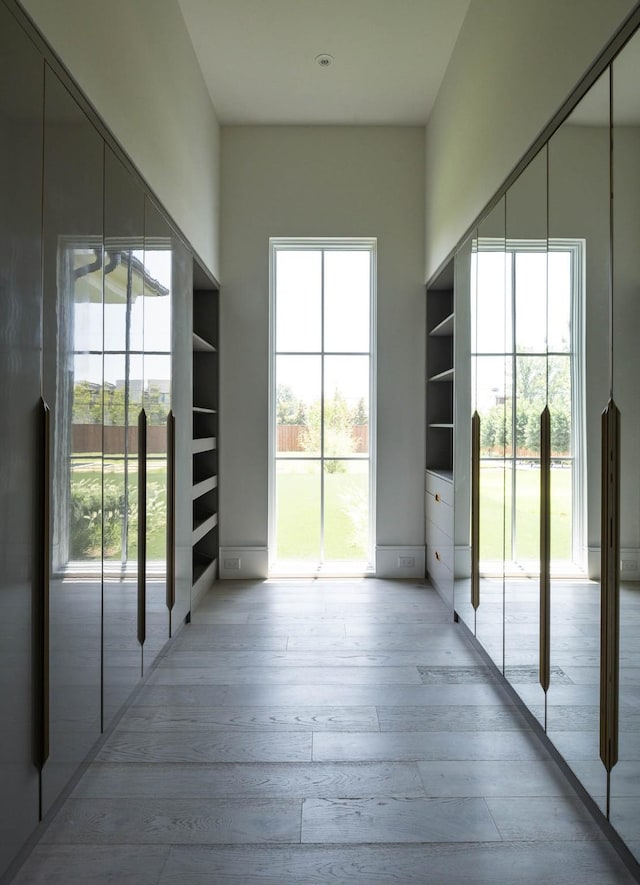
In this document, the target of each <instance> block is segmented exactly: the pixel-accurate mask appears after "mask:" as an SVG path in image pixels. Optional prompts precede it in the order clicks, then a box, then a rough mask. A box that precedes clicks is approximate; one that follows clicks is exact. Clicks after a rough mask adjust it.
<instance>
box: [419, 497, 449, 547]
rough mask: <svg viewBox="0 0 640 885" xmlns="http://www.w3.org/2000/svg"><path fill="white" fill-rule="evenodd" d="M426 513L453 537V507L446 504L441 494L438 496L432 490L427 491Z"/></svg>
mask: <svg viewBox="0 0 640 885" xmlns="http://www.w3.org/2000/svg"><path fill="white" fill-rule="evenodd" d="M424 515H425V517H426V519H427V520H428V521H429V522H432V523H433V524H434V525H437V526H438V528H439V529H441V530H442V531H443V532H444V533H445V534H446V535H449V536H450V537H453V507H451V506H450V505H449V504H446V503H445V502H444V501H443V500H442V498H441V497H440V496H438V497H437V498H436V496H435V495H432V494H431V492H425V495H424Z"/></svg>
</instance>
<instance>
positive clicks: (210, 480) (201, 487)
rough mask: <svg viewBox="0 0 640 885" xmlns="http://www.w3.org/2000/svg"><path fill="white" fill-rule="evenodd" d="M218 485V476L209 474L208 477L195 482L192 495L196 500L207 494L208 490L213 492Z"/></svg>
mask: <svg viewBox="0 0 640 885" xmlns="http://www.w3.org/2000/svg"><path fill="white" fill-rule="evenodd" d="M217 487H218V477H217V476H208V477H207V478H206V479H202V480H200V482H194V484H193V488H192V497H193V500H194V501H195V499H196V498H200V497H202V495H206V493H207V492H212V491H213V490H214V489H216V488H217Z"/></svg>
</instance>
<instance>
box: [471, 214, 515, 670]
mask: <svg viewBox="0 0 640 885" xmlns="http://www.w3.org/2000/svg"><path fill="white" fill-rule="evenodd" d="M474 259H475V261H474V270H473V271H472V297H471V348H472V351H471V354H472V355H471V360H472V367H471V369H472V371H471V400H472V404H471V409H472V411H473V412H477V414H478V415H479V418H480V459H479V484H480V495H479V519H480V545H479V561H480V583H479V591H480V592H479V605H478V607H477V610H476V635H477V637H478V639H480V641H481V642H482V644H483V645H484V647H485V649H486V650H487V651H488V652H489V654H490V655H491V658H492V659H493V661H494V663H495V664H496V666H497V667H499V668H500V670H503V668H504V566H503V563H504V560H505V539H506V534H507V524H508V523H507V520H506V513H507V508H506V501H507V500H508V498H507V494H508V488H509V486H508V483H507V479H508V471H507V470H506V464H507V457H508V451H509V448H510V428H509V422H510V412H509V403H510V394H511V386H512V381H511V364H510V358H509V356H508V354H509V352H510V350H511V341H512V337H513V330H512V307H511V299H510V297H508V292H509V291H510V287H508V285H507V279H508V273H507V268H508V263H507V254H506V251H505V199H504V197H503V198H502V199H501V200H500V202H499V203H498V204H497V205H496V206H495V208H494V209H493V210H492V211H491V213H490V214H489V215H488V217H487V218H485V219H484V220H483V221H482V222H481V224H480V225H479V227H478V236H477V241H476V253H475V256H474Z"/></svg>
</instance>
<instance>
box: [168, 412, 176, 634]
mask: <svg viewBox="0 0 640 885" xmlns="http://www.w3.org/2000/svg"><path fill="white" fill-rule="evenodd" d="M175 602H176V416H175V415H174V413H173V411H170V412H169V414H168V416H167V608H168V609H169V611H171V610H172V609H173V606H174V605H175ZM169 634H171V630H169Z"/></svg>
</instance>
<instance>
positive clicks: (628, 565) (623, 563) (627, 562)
mask: <svg viewBox="0 0 640 885" xmlns="http://www.w3.org/2000/svg"><path fill="white" fill-rule="evenodd" d="M637 570H638V563H637V562H636V560H635V559H622V560H620V571H621V572H635V571H637Z"/></svg>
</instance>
